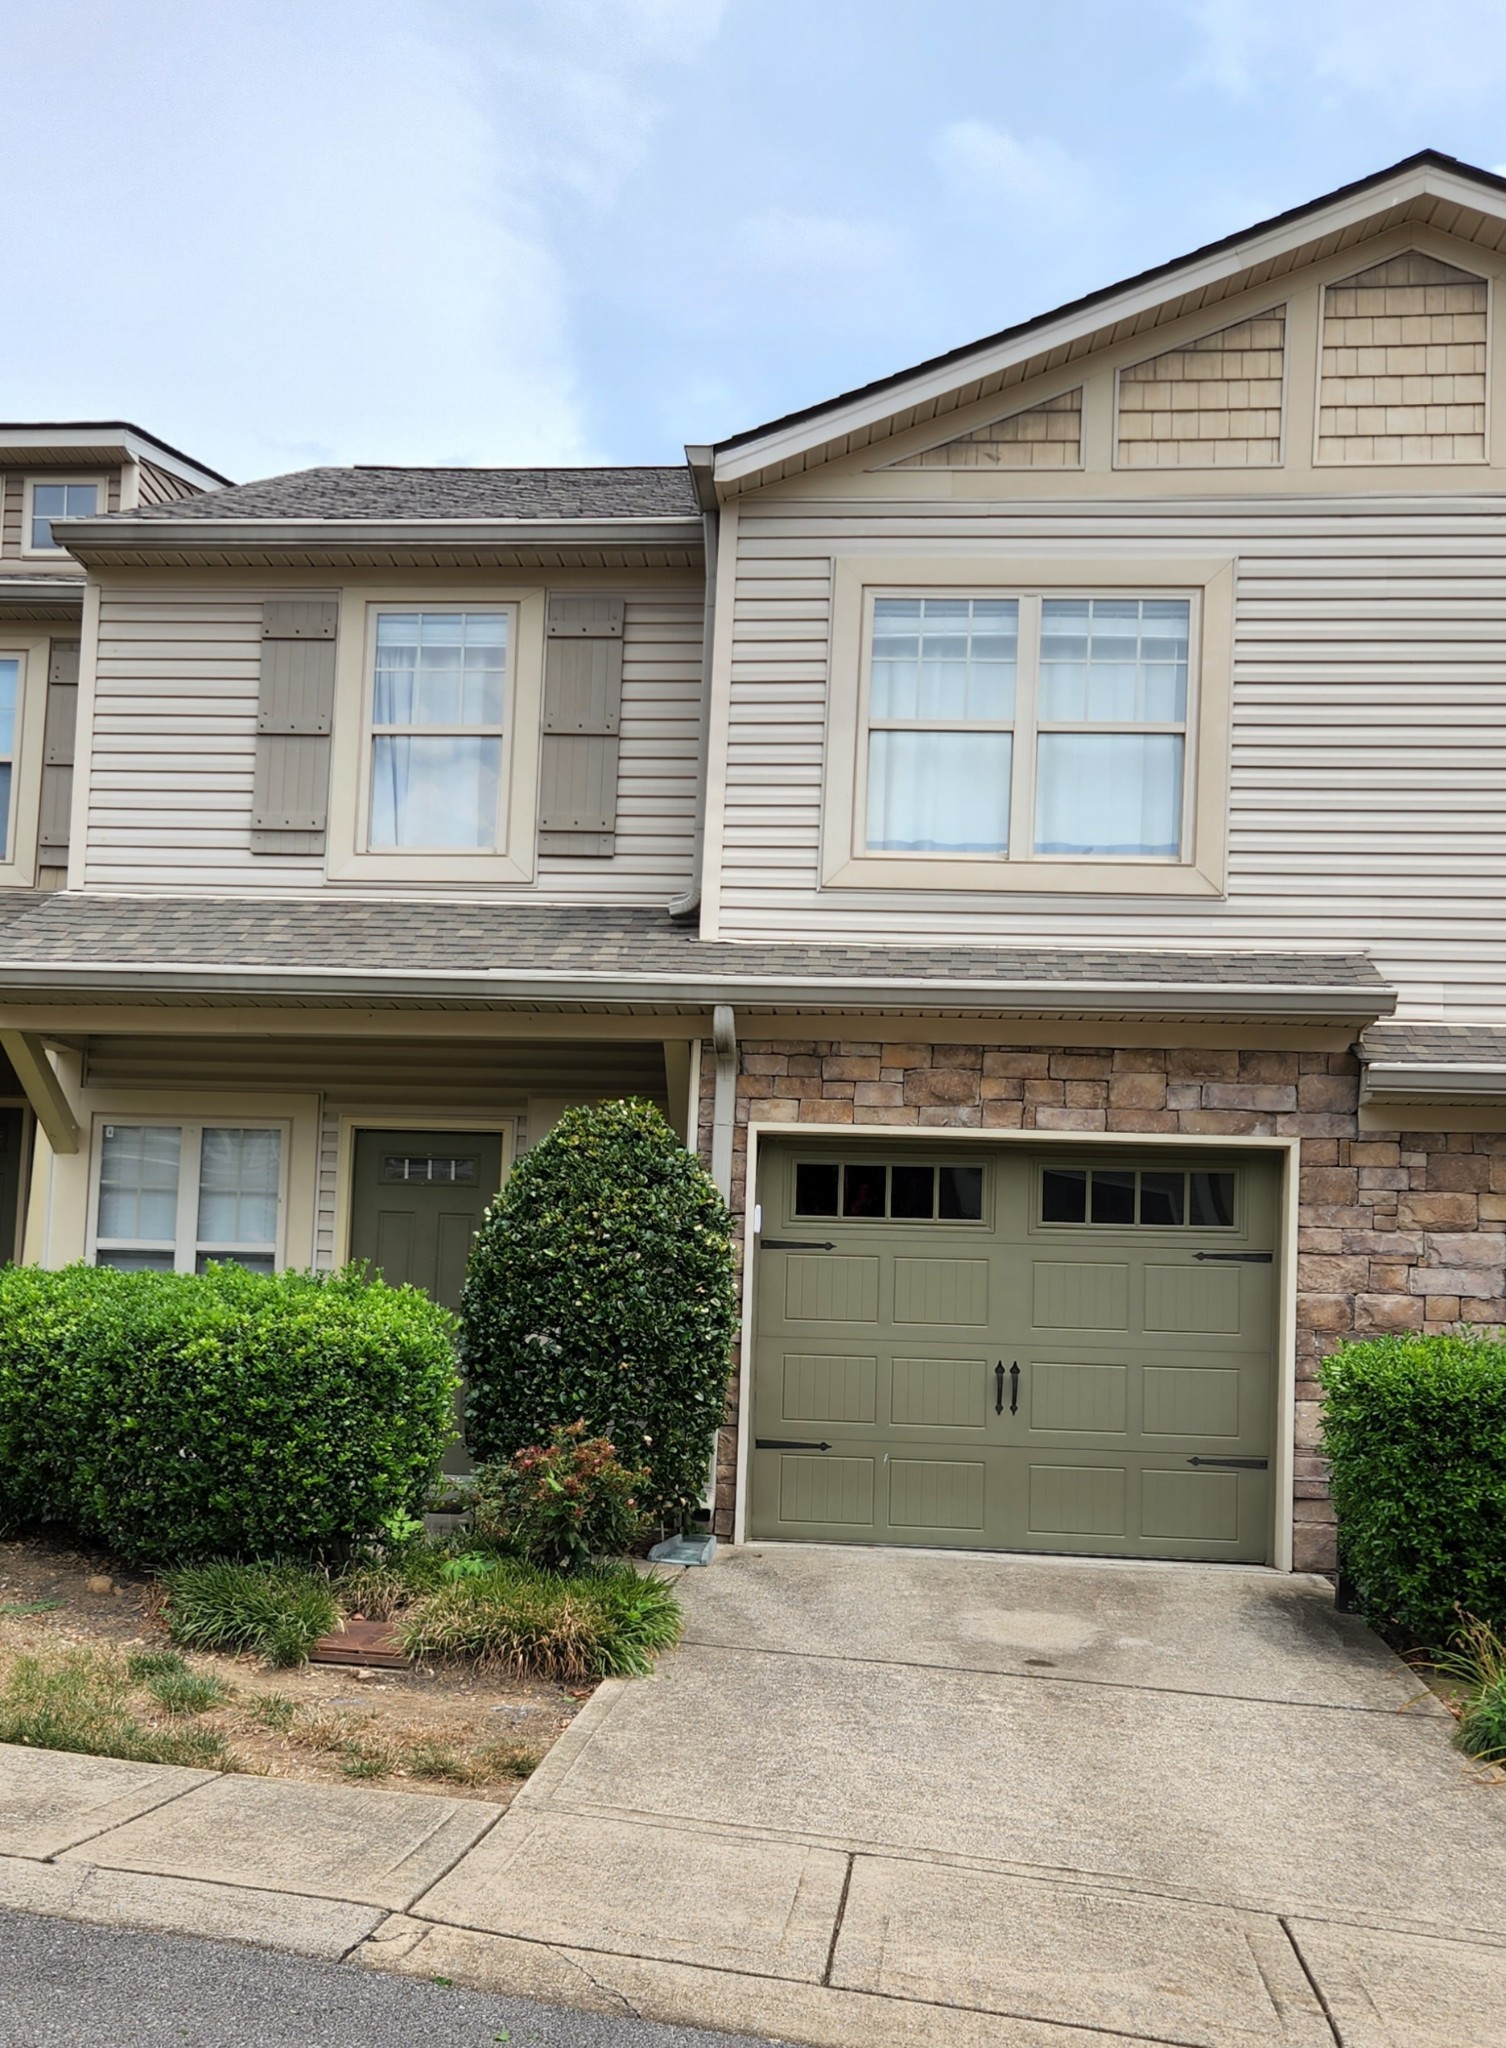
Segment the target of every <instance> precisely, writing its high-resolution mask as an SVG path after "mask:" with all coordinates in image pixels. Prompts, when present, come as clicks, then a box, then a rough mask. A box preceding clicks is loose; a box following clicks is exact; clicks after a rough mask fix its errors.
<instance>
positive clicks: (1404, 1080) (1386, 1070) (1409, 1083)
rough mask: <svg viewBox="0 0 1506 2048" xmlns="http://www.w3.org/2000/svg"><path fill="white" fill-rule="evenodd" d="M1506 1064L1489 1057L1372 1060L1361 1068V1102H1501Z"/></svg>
mask: <svg viewBox="0 0 1506 2048" xmlns="http://www.w3.org/2000/svg"><path fill="white" fill-rule="evenodd" d="M1503 1100H1506V1066H1498V1065H1497V1066H1492V1065H1490V1064H1489V1063H1488V1062H1486V1061H1480V1062H1478V1063H1477V1062H1473V1061H1466V1060H1457V1061H1455V1060H1438V1061H1431V1062H1423V1061H1408V1060H1371V1061H1368V1062H1367V1063H1366V1064H1365V1066H1364V1067H1363V1068H1362V1069H1361V1072H1360V1101H1361V1102H1500V1101H1503Z"/></svg>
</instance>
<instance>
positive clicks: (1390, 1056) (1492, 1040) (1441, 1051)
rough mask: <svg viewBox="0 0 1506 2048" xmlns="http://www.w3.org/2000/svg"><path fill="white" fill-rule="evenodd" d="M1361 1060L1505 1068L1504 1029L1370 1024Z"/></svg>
mask: <svg viewBox="0 0 1506 2048" xmlns="http://www.w3.org/2000/svg"><path fill="white" fill-rule="evenodd" d="M1360 1058H1361V1059H1362V1060H1365V1061H1367V1062H1368V1061H1372V1060H1384V1061H1386V1062H1387V1063H1390V1062H1392V1061H1396V1062H1400V1063H1403V1064H1405V1065H1408V1066H1423V1067H1451V1066H1465V1067H1492V1066H1499V1067H1506V1026H1496V1025H1493V1024H1372V1025H1371V1026H1370V1029H1369V1030H1368V1031H1367V1032H1366V1033H1365V1035H1364V1038H1363V1039H1362V1040H1361V1041H1360Z"/></svg>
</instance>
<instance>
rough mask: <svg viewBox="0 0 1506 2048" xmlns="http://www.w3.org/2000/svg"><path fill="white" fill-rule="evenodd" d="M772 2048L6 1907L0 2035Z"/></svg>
mask: <svg viewBox="0 0 1506 2048" xmlns="http://www.w3.org/2000/svg"><path fill="white" fill-rule="evenodd" d="M179 2042H186V2043H191V2044H192V2048H428V2044H430V2043H433V2042H443V2044H444V2048H494V2044H495V2043H497V2042H507V2043H509V2044H510V2048H769V2044H768V2043H766V2042H763V2041H754V2040H752V2039H751V2038H750V2037H748V2036H745V2035H732V2034H712V2033H703V2032H701V2031H700V2030H699V2029H687V2028H684V2027H664V2026H656V2025H653V2024H651V2023H650V2022H648V2021H646V2020H635V2019H630V2018H628V2017H626V2016H624V2017H623V2018H621V2019H614V2018H611V2017H602V2016H601V2015H598V2014H595V2013H585V2012H567V2011H563V2010H560V2009H558V2008H556V2007H552V2006H542V2005H533V2004H531V2003H530V2002H529V2001H528V2000H526V1999H521V1998H494V1997H491V1996H489V1995H485V1994H482V1993H479V1992H474V1991H463V1990H460V1989H459V1988H458V1987H452V1986H449V1985H445V1984H439V1983H425V1982H423V1981H422V1980H420V1979H417V1978H409V1977H390V1976H386V1975H384V1974H382V1973H381V1972H379V1971H375V1970H362V1969H353V1968H351V1967H349V1966H348V1965H346V1964H343V1963H315V1962H306V1961H304V1960H302V1959H301V1958H299V1957H296V1956H285V1955H276V1954H272V1953H270V1952H269V1951H267V1950H265V1949H257V1948H243V1947H240V1946H238V1945H237V1944H234V1943H230V1942H218V1941H196V1940H192V1939H190V1938H188V1937H187V1936H184V1935H175V1934H144V1933H138V1932H136V1931H135V1930H133V1929H129V1928H120V1927H91V1926H86V1925H83V1924H80V1923H78V1922H76V1921H71V1920H51V1919H44V1918H41V1917H40V1916H37V1915H33V1914H30V1913H8V1912H3V1911H0V2048H174V2044H176V2043H179Z"/></svg>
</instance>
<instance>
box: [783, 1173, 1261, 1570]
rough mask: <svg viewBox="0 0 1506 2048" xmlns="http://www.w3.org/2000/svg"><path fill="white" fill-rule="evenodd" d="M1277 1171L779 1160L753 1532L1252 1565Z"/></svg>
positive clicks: (1257, 1551) (1257, 1556)
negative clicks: (1195, 1559)
mask: <svg viewBox="0 0 1506 2048" xmlns="http://www.w3.org/2000/svg"><path fill="white" fill-rule="evenodd" d="M1277 1186H1278V1184H1277V1174H1276V1168H1275V1166H1274V1165H1273V1164H1272V1163H1271V1162H1269V1161H1264V1160H1252V1159H1251V1158H1249V1157H1248V1156H1246V1157H1243V1158H1241V1157H1240V1156H1238V1155H1230V1156H1221V1157H1218V1158H1213V1157H1211V1156H1209V1155H1207V1154H1192V1153H1186V1154H1179V1153H1171V1152H1156V1153H1150V1152H1140V1153H1136V1152H1134V1151H1133V1150H1129V1149H1125V1150H1116V1151H1114V1152H1112V1153H1111V1152H1108V1151H1104V1152H1102V1153H1098V1154H1094V1153H1092V1152H1089V1151H1087V1150H1086V1149H1084V1150H1082V1151H1080V1152H1079V1151H1077V1150H1076V1148H1072V1149H1071V1150H1068V1149H1067V1148H1060V1149H1053V1150H1050V1151H1047V1150H1046V1149H1045V1148H1042V1149H1041V1150H1040V1151H1039V1152H1032V1151H1030V1150H1028V1149H1027V1148H1025V1147H1018V1148H1009V1149H1007V1150H1006V1149H1005V1148H1002V1147H1001V1148H999V1149H997V1150H990V1149H988V1148H984V1147H980V1146H966V1147H963V1146H957V1145H954V1146H952V1147H947V1146H945V1145H940V1146H938V1147H936V1148H935V1149H934V1150H929V1149H928V1150H924V1151H921V1150H912V1149H911V1148H910V1147H908V1146H906V1145H900V1146H890V1147H888V1148H887V1149H885V1148H883V1147H882V1146H881V1145H879V1144H876V1143H875V1144H873V1145H871V1146H870V1145H865V1144H863V1143H861V1142H860V1143H858V1144H853V1143H850V1142H849V1143H847V1144H845V1145H838V1144H835V1143H826V1144H823V1143H821V1142H820V1141H817V1142H816V1143H815V1144H813V1145H809V1146H801V1147H800V1148H798V1149H797V1148H795V1147H793V1146H783V1145H781V1146H778V1147H771V1148H770V1150H769V1152H768V1154H767V1155H766V1159H765V1165H764V1169H763V1173H762V1176H761V1181H760V1197H761V1202H762V1234H761V1237H760V1239H759V1248H758V1253H757V1261H758V1270H757V1298H756V1307H757V1319H758V1320H757V1348H756V1353H755V1375H754V1400H753V1415H754V1449H753V1454H752V1464H751V1472H752V1482H751V1499H750V1524H749V1526H750V1534H751V1535H752V1536H754V1537H765V1538H767V1537H786V1538H805V1539H807V1540H809V1539H816V1540H820V1541H825V1542H868V1543H914V1544H926V1545H947V1546H957V1547H966V1548H972V1549H986V1550H1048V1551H1076V1552H1082V1553H1084V1554H1099V1555H1108V1556H1131V1557H1180V1558H1208V1559H1212V1558H1218V1559H1223V1560H1227V1561H1236V1560H1238V1561H1262V1560H1264V1559H1266V1557H1267V1556H1268V1554H1269V1550H1270V1544H1271V1533H1272V1495H1271V1472H1270V1459H1271V1455H1272V1443H1273V1430H1274V1405H1275V1387H1274V1358H1275V1320H1276V1309H1275V1287H1274V1277H1275V1266H1274V1258H1273V1254H1274V1248H1275V1230H1276V1214H1277Z"/></svg>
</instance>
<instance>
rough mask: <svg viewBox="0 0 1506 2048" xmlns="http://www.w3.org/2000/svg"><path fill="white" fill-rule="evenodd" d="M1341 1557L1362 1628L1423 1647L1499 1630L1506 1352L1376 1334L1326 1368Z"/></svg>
mask: <svg viewBox="0 0 1506 2048" xmlns="http://www.w3.org/2000/svg"><path fill="white" fill-rule="evenodd" d="M1321 1377H1322V1382H1323V1388H1324V1393H1325V1397H1326V1398H1325V1405H1324V1411H1323V1447H1324V1450H1325V1452H1326V1454H1327V1457H1328V1461H1329V1465H1330V1469H1331V1473H1332V1479H1331V1485H1332V1491H1333V1502H1334V1507H1335V1509H1336V1511H1337V1513H1338V1519H1339V1558H1340V1562H1341V1564H1342V1566H1343V1568H1344V1571H1345V1573H1346V1574H1347V1575H1348V1577H1349V1579H1350V1580H1351V1581H1352V1583H1353V1585H1354V1588H1355V1590H1356V1594H1357V1596H1358V1599H1359V1603H1360V1605H1361V1607H1362V1609H1363V1611H1364V1613H1365V1615H1366V1617H1367V1618H1368V1619H1369V1620H1371V1621H1374V1622H1377V1623H1380V1624H1382V1625H1389V1626H1391V1627H1394V1628H1396V1629H1398V1630H1400V1631H1401V1632H1402V1633H1404V1634H1405V1635H1407V1636H1410V1637H1411V1638H1412V1640H1413V1641H1414V1642H1417V1643H1419V1644H1425V1645H1426V1644H1439V1643H1443V1642H1446V1641H1447V1640H1448V1638H1449V1636H1450V1635H1451V1634H1452V1633H1453V1631H1454V1629H1455V1628H1456V1626H1457V1624H1458V1619H1459V1615H1460V1613H1461V1611H1462V1612H1465V1613H1468V1614H1470V1615H1474V1616H1478V1617H1479V1618H1480V1619H1481V1620H1483V1621H1485V1622H1487V1623H1488V1624H1490V1625H1491V1626H1493V1627H1495V1628H1498V1629H1499V1628H1502V1627H1506V1344H1503V1343H1502V1342H1500V1341H1499V1340H1498V1339H1495V1338H1487V1337H1475V1336H1451V1337H1402V1336H1398V1337H1378V1338H1375V1339H1373V1340H1371V1341H1368V1342H1366V1343H1360V1344H1346V1345H1344V1346H1343V1347H1342V1348H1341V1349H1340V1350H1338V1351H1335V1352H1334V1353H1333V1354H1332V1356H1331V1357H1329V1358H1327V1359H1325V1360H1324V1362H1323V1365H1322V1368H1321Z"/></svg>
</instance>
